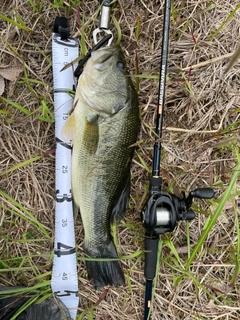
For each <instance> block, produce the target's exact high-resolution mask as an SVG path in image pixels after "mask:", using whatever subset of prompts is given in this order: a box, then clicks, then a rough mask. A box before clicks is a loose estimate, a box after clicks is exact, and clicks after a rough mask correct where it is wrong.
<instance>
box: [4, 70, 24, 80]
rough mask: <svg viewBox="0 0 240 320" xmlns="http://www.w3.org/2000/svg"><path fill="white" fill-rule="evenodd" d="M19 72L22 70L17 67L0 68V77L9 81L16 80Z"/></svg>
mask: <svg viewBox="0 0 240 320" xmlns="http://www.w3.org/2000/svg"><path fill="white" fill-rule="evenodd" d="M21 72H22V69H21V68H19V67H4V68H1V67H0V75H1V76H2V77H3V78H5V79H6V80H10V81H14V80H16V79H17V77H18V76H19V74H20V73H21Z"/></svg>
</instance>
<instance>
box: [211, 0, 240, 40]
mask: <svg viewBox="0 0 240 320" xmlns="http://www.w3.org/2000/svg"><path fill="white" fill-rule="evenodd" d="M238 9H240V4H238V5H237V6H236V8H235V9H234V10H233V11H232V12H231V13H230V14H229V15H228V17H227V18H226V19H225V20H224V21H223V23H222V24H221V25H220V27H219V28H218V29H217V30H216V31H215V32H214V34H213V35H212V36H211V37H210V41H212V40H213V39H214V38H215V37H216V35H217V34H218V33H219V32H220V31H221V30H222V28H223V27H224V26H225V24H226V23H228V21H229V20H231V19H232V17H233V16H234V14H235V13H236V11H237V10H238Z"/></svg>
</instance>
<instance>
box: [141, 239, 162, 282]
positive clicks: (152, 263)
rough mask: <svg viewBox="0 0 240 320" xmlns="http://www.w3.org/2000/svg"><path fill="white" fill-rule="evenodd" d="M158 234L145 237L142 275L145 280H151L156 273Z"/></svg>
mask: <svg viewBox="0 0 240 320" xmlns="http://www.w3.org/2000/svg"><path fill="white" fill-rule="evenodd" d="M158 242H159V236H158V235H154V236H150V237H149V236H147V235H146V237H145V250H146V252H145V266H144V276H145V278H146V279H147V280H153V279H154V278H155V273H156V264H157V250H158Z"/></svg>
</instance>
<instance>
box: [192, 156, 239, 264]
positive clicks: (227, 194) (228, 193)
mask: <svg viewBox="0 0 240 320" xmlns="http://www.w3.org/2000/svg"><path fill="white" fill-rule="evenodd" d="M239 172H240V162H239V163H238V165H237V167H236V170H235V171H234V173H233V175H232V179H231V181H230V183H229V186H228V187H227V189H226V191H225V193H224V195H223V197H222V199H221V201H220V202H219V205H218V207H217V208H216V210H215V212H214V214H213V216H212V217H211V219H209V220H208V222H207V225H205V229H204V231H203V233H202V236H201V237H200V239H199V240H198V242H197V244H196V245H195V247H194V249H193V251H192V253H191V256H190V258H189V259H188V261H187V264H186V270H188V269H189V267H190V265H191V263H192V261H193V259H194V258H195V257H196V255H197V254H198V252H199V250H200V248H201V246H202V245H203V242H204V241H205V240H206V238H207V236H208V235H209V233H210V231H211V230H212V228H213V226H214V224H215V223H216V221H217V219H218V217H219V216H220V214H221V213H222V210H223V208H224V205H225V203H226V202H227V200H228V199H229V198H230V196H231V192H232V189H233V187H234V184H235V183H236V181H237V179H238V177H239Z"/></svg>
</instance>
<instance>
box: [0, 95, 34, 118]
mask: <svg viewBox="0 0 240 320" xmlns="http://www.w3.org/2000/svg"><path fill="white" fill-rule="evenodd" d="M0 98H1V99H2V100H3V101H5V102H6V103H8V104H10V105H11V106H13V107H14V108H16V109H18V110H20V111H21V112H23V113H24V114H26V115H29V114H30V113H31V112H30V111H29V110H28V109H26V108H24V107H22V106H21V105H20V104H18V103H16V102H13V101H11V100H9V99H6V98H4V97H0Z"/></svg>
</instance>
